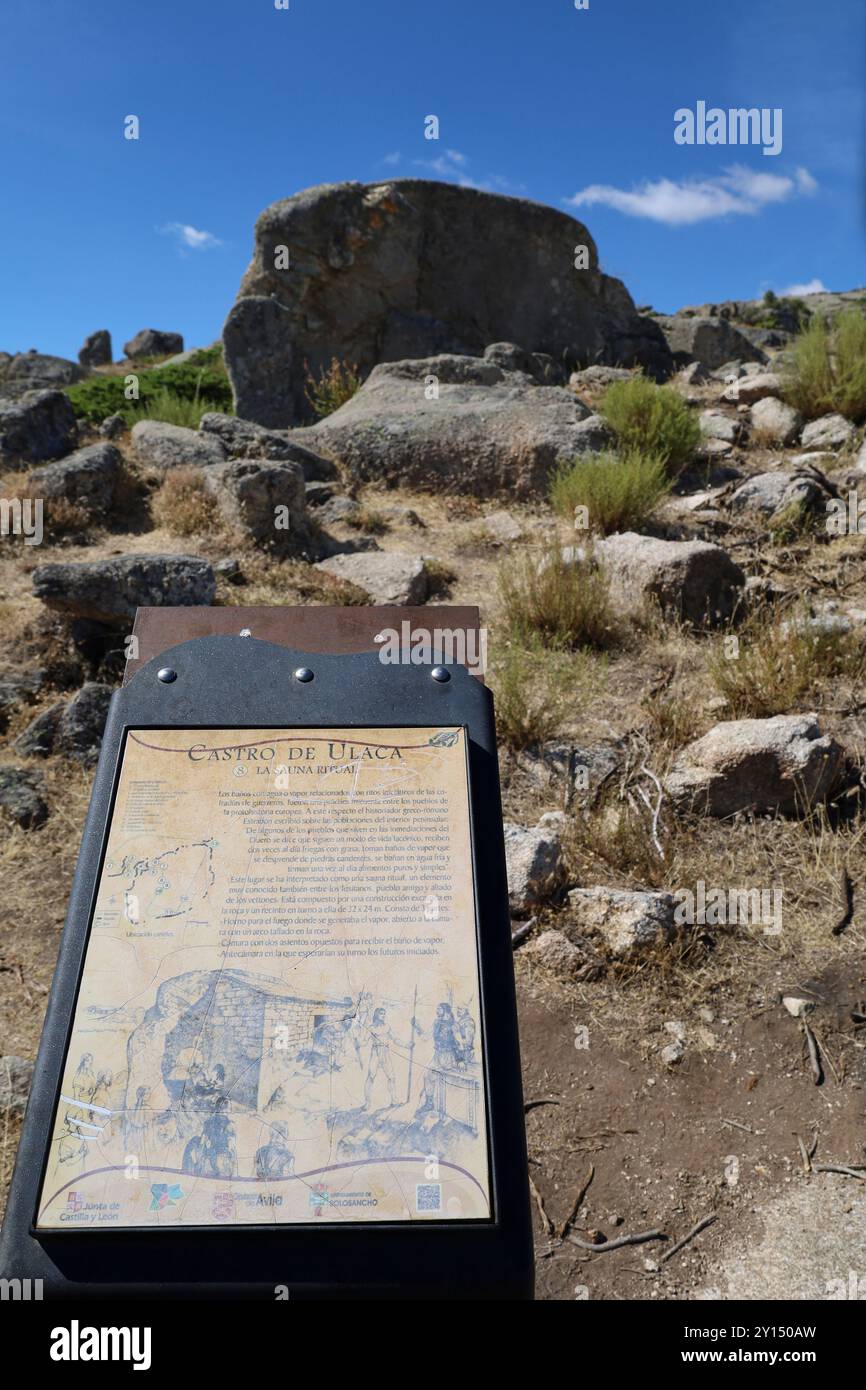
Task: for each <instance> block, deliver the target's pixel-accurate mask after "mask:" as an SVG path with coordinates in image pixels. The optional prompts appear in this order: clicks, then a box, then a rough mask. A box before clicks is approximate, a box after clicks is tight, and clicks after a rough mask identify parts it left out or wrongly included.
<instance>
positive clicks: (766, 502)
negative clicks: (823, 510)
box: [728, 473, 825, 516]
mask: <svg viewBox="0 0 866 1390" xmlns="http://www.w3.org/2000/svg"><path fill="white" fill-rule="evenodd" d="M824 496H825V494H824V491H823V489H822V488H821V487H820V486H819V485H818V483H816V482H815V481H814V480H813V479H812V478H808V477H798V476H797V475H794V476H793V477H792V476H791V474H790V473H758V474H756V475H755V477H753V478H749V479H747V481H746V482H745V483H742V484H741V486H740V487H738V488H737V489H736V491H735V492H733V493H732V494H731V496H730V497H729V499H728V506H729V508H730V510H731V511H732V512H747V511H748V512H760V513H761V514H762V515H764V516H772V515H773V513H775V512H783V511H785V510H786V509H787V508H788V507H791V506H795V505H797V506H803V507H808V508H810V509H814V508H816V507H817V506H818V505H819V504H820V503H822V501H823V499H824Z"/></svg>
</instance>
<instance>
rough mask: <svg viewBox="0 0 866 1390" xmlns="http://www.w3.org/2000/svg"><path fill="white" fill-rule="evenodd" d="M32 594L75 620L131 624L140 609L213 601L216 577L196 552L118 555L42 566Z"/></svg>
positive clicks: (39, 568) (120, 624)
mask: <svg viewBox="0 0 866 1390" xmlns="http://www.w3.org/2000/svg"><path fill="white" fill-rule="evenodd" d="M32 578H33V593H34V595H35V597H36V598H38V599H41V600H42V602H43V603H44V604H45V605H46V607H48V608H50V609H53V610H54V611H55V612H58V613H63V614H66V615H68V616H69V617H72V618H89V619H92V620H93V621H95V622H99V623H106V624H108V625H109V626H113V627H124V626H128V624H129V623H130V622H131V620H132V619H133V618H134V617H135V612H136V609H137V608H141V607H151V606H152V607H163V606H164V607H169V608H171V607H178V606H181V605H187V604H193V605H197V604H211V603H213V599H214V593H215V590H216V580H215V578H214V572H213V569H212V568H211V566H210V565H209V564H208V562H207V561H206V560H200V559H198V557H197V556H194V555H120V556H112V557H111V558H110V559H108V560H92V561H84V562H82V563H70V564H49V565H38V566H37V567H36V569H34V571H33V576H32Z"/></svg>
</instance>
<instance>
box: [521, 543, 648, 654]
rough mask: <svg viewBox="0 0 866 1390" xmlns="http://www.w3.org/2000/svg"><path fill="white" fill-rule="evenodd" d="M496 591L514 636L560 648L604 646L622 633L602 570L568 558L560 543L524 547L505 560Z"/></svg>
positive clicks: (523, 640)
mask: <svg viewBox="0 0 866 1390" xmlns="http://www.w3.org/2000/svg"><path fill="white" fill-rule="evenodd" d="M499 597H500V600H501V603H502V607H503V610H504V613H505V619H506V624H507V627H508V629H509V631H510V632H511V633H512V634H513V636H514V638H515V639H516V640H518V641H520V642H523V643H524V644H527V643H528V644H530V645H531V644H532V642H533V640H534V639H535V638H537V637H538V638H540V639H541V640H542V642H543V643H544V644H545V645H546V646H548V647H552V648H554V649H558V650H571V651H573V650H576V649H577V648H579V647H592V648H594V649H596V650H604V649H605V648H607V647H612V646H614V645H616V643H617V642H618V641H619V640H620V639H621V637H622V625H621V623H620V621H619V619H618V617H617V616H616V614H615V612H614V608H613V604H612V602H611V598H610V590H609V587H608V582H607V578H606V576H605V575H604V572H603V571H602V570H601V569H599V568H596V567H595V566H594V565H592V564H591V562H590V561H589V559H586V560H580V559H576V560H575V561H571V560H569V559H566V558H564V557H563V555H562V552H561V549H560V547H559V546H552V547H550V548H549V549H548V550H547V551H539V550H537V549H527V550H526V551H525V552H524V553H523V554H521V555H519V556H518V557H517V558H516V559H514V560H512V561H511V562H510V563H509V564H506V565H505V566H503V568H502V571H501V573H500V577H499Z"/></svg>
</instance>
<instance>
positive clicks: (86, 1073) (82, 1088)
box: [72, 1052, 96, 1101]
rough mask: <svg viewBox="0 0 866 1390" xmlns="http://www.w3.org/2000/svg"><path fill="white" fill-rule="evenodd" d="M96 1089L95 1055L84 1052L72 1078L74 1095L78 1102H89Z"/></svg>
mask: <svg viewBox="0 0 866 1390" xmlns="http://www.w3.org/2000/svg"><path fill="white" fill-rule="evenodd" d="M95 1089H96V1077H95V1075H94V1073H93V1053H92V1052H83V1053H82V1054H81V1061H80V1062H79V1063H78V1067H77V1068H76V1071H75V1075H74V1077H73V1078H72V1094H73V1095H74V1097H75V1099H76V1100H80V1101H89V1100H92V1099H93V1092H94V1091H95Z"/></svg>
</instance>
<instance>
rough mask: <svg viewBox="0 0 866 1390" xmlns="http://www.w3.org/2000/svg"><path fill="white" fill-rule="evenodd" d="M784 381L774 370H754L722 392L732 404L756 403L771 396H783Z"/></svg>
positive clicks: (725, 398)
mask: <svg viewBox="0 0 866 1390" xmlns="http://www.w3.org/2000/svg"><path fill="white" fill-rule="evenodd" d="M781 394H782V381H781V378H780V377H778V376H776V374H775V373H774V372H754V373H752V374H751V375H749V376H742V377H739V378H738V379H737V380H736V381H732V382H731V384H730V386H728V387H726V388H725V390H724V391H723V392H722V400H723V401H729V402H730V403H731V404H732V405H754V404H755V402H756V401H763V400H767V399H768V398H769V397H771V396H776V397H778V396H781Z"/></svg>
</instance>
